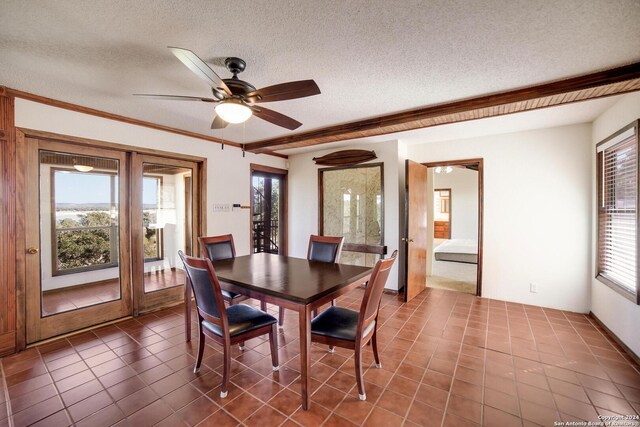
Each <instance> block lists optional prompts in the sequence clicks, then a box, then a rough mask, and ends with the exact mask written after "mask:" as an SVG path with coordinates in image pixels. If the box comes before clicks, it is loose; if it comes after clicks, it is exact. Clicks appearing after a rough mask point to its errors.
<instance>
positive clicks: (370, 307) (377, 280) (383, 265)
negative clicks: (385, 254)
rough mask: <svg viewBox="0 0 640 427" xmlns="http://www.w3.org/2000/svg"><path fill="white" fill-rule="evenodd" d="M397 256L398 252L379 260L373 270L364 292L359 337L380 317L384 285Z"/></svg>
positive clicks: (359, 321)
mask: <svg viewBox="0 0 640 427" xmlns="http://www.w3.org/2000/svg"><path fill="white" fill-rule="evenodd" d="M397 255H398V251H397V250H396V251H393V254H391V257H390V258H387V259H381V260H379V261H378V262H377V263H376V265H375V267H374V268H373V272H372V273H371V279H369V283H368V284H367V288H366V289H365V291H364V297H363V298H362V305H361V306H360V315H359V320H358V336H361V335H362V331H364V330H365V329H366V328H367V327H368V326H369V325H370V324H371V322H372V321H374V320H376V318H377V317H378V309H379V308H380V300H381V299H382V292H383V291H384V285H385V284H386V283H387V278H388V277H389V272H390V271H391V267H393V263H394V261H395V260H396V257H397Z"/></svg>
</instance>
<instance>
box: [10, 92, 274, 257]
mask: <svg viewBox="0 0 640 427" xmlns="http://www.w3.org/2000/svg"><path fill="white" fill-rule="evenodd" d="M15 108H16V111H15V123H16V126H17V127H23V128H29V129H37V130H43V131H48V132H55V133H59V134H63V135H72V136H78V137H83V138H91V139H97V140H102V141H107V142H114V143H120V144H124V145H132V146H137V147H144V148H153V149H157V150H163V151H168V152H172V153H182V154H190V155H194V156H200V157H206V158H207V160H208V163H207V234H209V235H213V234H226V233H232V234H233V236H234V240H235V245H236V251H237V253H238V255H246V254H248V253H249V249H250V242H249V238H250V233H249V210H248V209H241V210H234V211H233V212H215V213H214V212H213V208H212V205H213V204H214V203H241V204H243V205H248V204H249V198H250V197H249V185H250V167H249V165H250V163H259V164H263V165H267V166H273V167H278V168H285V160H284V159H281V158H277V157H274V156H268V155H265V154H252V153H246V157H245V158H243V157H242V152H241V150H240V149H238V148H235V147H231V146H228V145H226V146H225V148H224V150H222V149H221V147H220V145H219V144H216V143H213V142H208V141H204V140H200V139H196V138H191V137H187V136H182V135H177V134H173V133H169V132H163V131H159V130H155V129H151V128H146V127H143V126H136V125H132V124H128V123H123V122H119V121H115V120H109V119H104V118H101V117H96V116H91V115H87V114H82V113H78V112H74V111H69V110H64V109H61V108H56V107H51V106H48V105H44V104H39V103H36V102H31V101H26V100H23V99H20V98H18V99H16V102H15ZM205 132H206V129H203V133H205Z"/></svg>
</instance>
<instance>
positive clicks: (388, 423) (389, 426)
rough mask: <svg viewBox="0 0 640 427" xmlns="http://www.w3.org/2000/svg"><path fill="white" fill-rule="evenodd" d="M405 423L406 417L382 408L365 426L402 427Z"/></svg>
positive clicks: (379, 408)
mask: <svg viewBox="0 0 640 427" xmlns="http://www.w3.org/2000/svg"><path fill="white" fill-rule="evenodd" d="M403 422H404V416H400V415H397V413H394V412H390V411H387V410H385V409H383V408H381V407H376V408H374V409H373V411H371V414H370V415H369V417H368V418H367V420H366V421H365V423H364V425H365V426H367V427H369V426H371V427H378V426H379V427H393V426H401V425H402V423H403ZM325 425H326V424H325Z"/></svg>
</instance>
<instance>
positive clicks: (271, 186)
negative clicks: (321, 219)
mask: <svg viewBox="0 0 640 427" xmlns="http://www.w3.org/2000/svg"><path fill="white" fill-rule="evenodd" d="M285 191H286V171H284V170H279V169H274V168H267V167H261V166H259V165H252V170H251V235H252V247H253V252H254V253H260V252H266V253H271V254H284V253H285V251H286V237H285V236H286V234H285V233H286V219H285V218H286V213H285V195H286V192H285Z"/></svg>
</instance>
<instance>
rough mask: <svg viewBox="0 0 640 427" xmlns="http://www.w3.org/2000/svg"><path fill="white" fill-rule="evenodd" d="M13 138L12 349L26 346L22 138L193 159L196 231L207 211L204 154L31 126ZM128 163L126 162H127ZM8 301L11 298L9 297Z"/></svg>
mask: <svg viewBox="0 0 640 427" xmlns="http://www.w3.org/2000/svg"><path fill="white" fill-rule="evenodd" d="M15 129H16V131H15V138H16V153H15V158H16V174H15V189H16V195H17V197H16V212H17V213H18V215H16V224H15V231H16V251H15V262H16V280H15V306H16V320H15V321H16V332H15V340H16V346H15V350H16V351H21V350H24V349H26V348H27V344H26V303H27V301H26V265H25V261H26V245H25V242H26V240H25V232H26V229H25V221H24V219H25V217H26V216H25V215H20V213H24V212H25V204H24V197H20V195H21V194H25V173H24V171H25V164H26V154H27V153H26V139H27V138H35V139H42V140H48V141H57V142H63V143H66V144H75V145H79V146H88V147H100V148H109V149H112V150H117V151H123V152H126V153H129V154H130V153H133V152H136V153H140V154H150V155H154V156H158V157H165V158H178V159H182V160H188V161H193V162H196V163H198V164H199V166H200V167H199V168H198V176H197V180H198V188H200V193H201V194H200V195H199V198H200V206H199V207H195V208H194V210H197V212H195V211H194V215H195V214H197V215H198V218H199V222H198V224H199V227H200V229H199V230H197V232H198V233H200V235H205V233H206V229H207V215H206V207H207V197H206V194H207V192H206V188H207V159H206V158H205V157H200V156H192V155H189V154H180V153H172V152H169V151H162V150H157V149H153V148H144V147H136V146H132V145H126V144H118V143H114V142H107V141H101V140H96V139H90V138H82V137H77V136H70V135H63V134H58V133H53V132H46V131H41V130H34V129H28V128H19V127H16V128H15ZM129 163H130V162H129ZM129 174H130V170H129V171H127V176H129ZM126 201H127V202H130V198H129V197H128V198H127V199H126ZM194 230H195V229H194ZM195 246H196V251H199V245H195ZM10 302H11V301H10Z"/></svg>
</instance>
